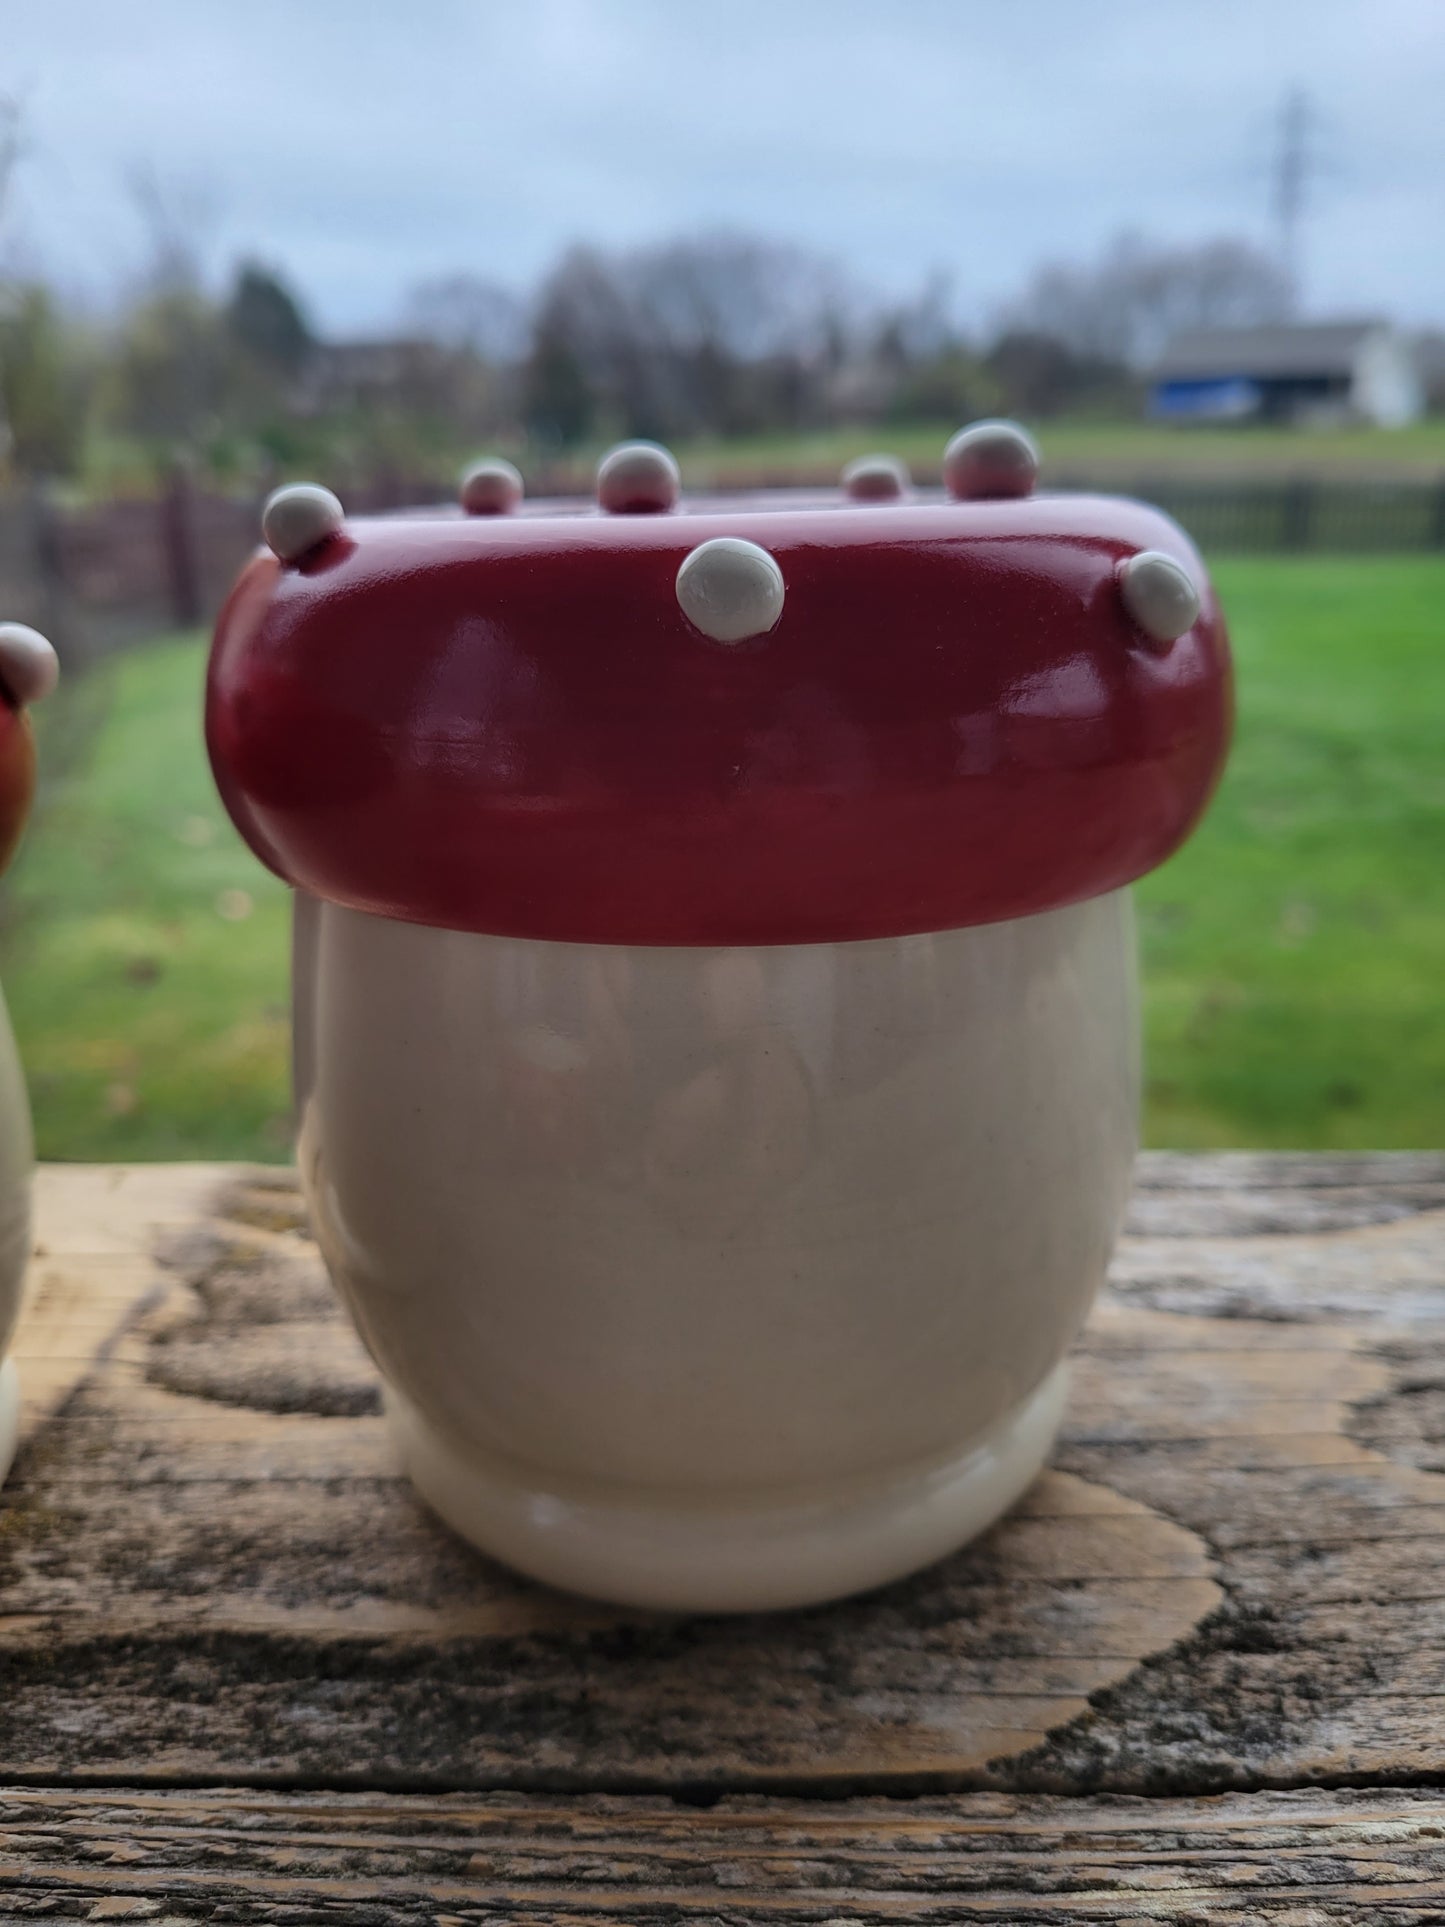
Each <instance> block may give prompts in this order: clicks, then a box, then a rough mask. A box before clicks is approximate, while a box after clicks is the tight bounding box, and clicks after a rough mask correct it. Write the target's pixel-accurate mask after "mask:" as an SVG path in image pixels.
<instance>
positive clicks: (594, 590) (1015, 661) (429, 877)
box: [206, 424, 1230, 945]
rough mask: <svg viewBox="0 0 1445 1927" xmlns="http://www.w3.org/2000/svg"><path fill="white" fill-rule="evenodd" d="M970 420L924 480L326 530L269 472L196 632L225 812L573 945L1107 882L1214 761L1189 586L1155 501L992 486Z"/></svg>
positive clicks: (811, 921)
mask: <svg viewBox="0 0 1445 1927" xmlns="http://www.w3.org/2000/svg"><path fill="white" fill-rule="evenodd" d="M982 426H983V427H984V428H985V429H987V430H988V431H989V432H990V433H992V434H993V435H994V436H995V438H997V435H998V432H999V426H1000V425H996V424H984V425H982ZM970 432H971V433H972V434H973V435H974V436H975V440H974V443H973V445H972V446H970V447H969V448H967V449H966V450H965V451H964V455H965V459H963V460H962V461H959V462H956V463H955V464H954V471H953V474H952V475H950V478H949V479H950V480H951V481H952V482H953V483H954V486H955V492H957V493H963V494H965V495H966V496H967V498H968V499H964V500H956V501H951V502H943V503H938V502H935V503H920V502H917V501H913V500H906V499H901V498H900V499H894V500H886V501H877V502H866V503H858V502H855V501H851V500H850V501H849V502H848V503H847V504H846V505H839V506H823V507H817V508H798V507H792V506H788V507H776V508H775V507H754V506H742V507H737V508H729V509H723V510H718V511H713V510H708V511H706V512H687V511H682V510H678V509H676V508H673V507H671V506H670V505H669V503H668V502H666V501H664V500H662V499H661V497H662V496H663V495H665V494H666V492H667V491H665V490H662V489H661V488H660V489H659V500H658V502H657V505H656V509H655V512H647V509H646V506H644V507H643V508H641V509H638V508H637V507H636V506H635V502H634V506H633V508H632V509H631V510H629V511H628V512H619V513H609V514H526V513H521V514H519V513H488V514H485V515H481V516H478V515H471V516H468V517H467V518H466V519H460V518H458V519H446V518H443V517H440V516H439V517H436V518H433V519H395V520H374V521H362V520H358V521H346V520H344V518H343V516H342V513H341V508H340V504H339V503H337V502H336V501H335V498H334V497H331V496H329V495H327V494H326V492H325V491H323V490H308V491H305V492H304V494H303V492H301V491H294V492H292V491H287V492H286V495H287V496H288V497H290V498H291V499H290V501H289V505H288V503H287V502H286V501H285V500H284V499H283V500H282V502H281V509H282V511H283V512H281V513H280V514H278V513H277V511H276V507H275V505H274V504H273V506H272V508H271V509H270V510H268V519H267V532H268V536H269V538H270V539H271V541H272V543H273V546H274V547H275V548H276V549H277V550H278V551H280V554H279V555H276V554H265V553H262V554H258V555H257V557H255V558H254V559H253V560H252V561H251V562H250V563H249V564H248V566H247V567H246V569H245V570H244V572H243V573H242V576H241V578H240V581H239V582H238V584H237V585H236V588H235V589H234V590H233V592H232V594H231V597H230V599H229V601H228V602H227V604H226V606H225V608H224V610H223V611H222V613H221V617H220V621H219V623H218V626H217V630H216V637H215V644H214V648H213V651H212V656H211V667H210V677H209V686H208V694H207V718H206V723H207V739H208V742H209V745H210V751H211V757H212V761H213V764H214V767H215V771H216V777H217V780H218V782H219V785H220V788H221V792H222V794H223V796H224V798H225V801H226V804H227V807H228V808H229V810H230V812H231V815H232V817H233V818H234V820H235V822H236V824H237V826H238V828H239V829H240V831H241V833H242V835H243V836H244V837H245V838H246V840H247V841H248V842H249V843H250V845H251V847H252V849H253V850H254V851H255V852H256V854H257V855H258V856H259V857H261V859H262V860H263V861H264V862H265V863H267V864H268V865H269V866H270V867H271V868H272V869H273V870H275V871H276V872H277V873H278V874H279V875H281V876H282V877H284V878H285V879H286V880H287V881H288V882H290V883H292V884H294V885H297V886H298V887H300V888H303V889H306V890H308V891H311V892H314V893H315V894H316V895H318V896H320V897H324V898H327V899H329V900H331V901H332V902H335V903H339V904H344V905H348V906H350V907H352V908H354V909H358V910H365V911H370V912H373V913H376V914H378V915H382V916H387V917H396V918H401V919H404V920H407V921H410V922H414V923H424V924H433V925H438V926H442V927H446V928H450V929H458V930H471V931H486V932H491V933H494V934H497V935H507V936H518V937H540V938H551V939H556V940H561V941H568V942H595V943H634V944H683V945H695V944H779V943H807V942H822V941H841V940H848V939H859V938H870V937H887V936H899V935H904V934H907V933H911V932H917V931H927V930H944V929H954V928H958V927H961V926H964V925H968V924H978V923H989V922H993V921H996V920H998V919H1001V918H1006V917H1019V916H1026V915H1029V914H1032V913H1033V912H1036V911H1042V910H1047V909H1051V908H1053V907H1055V906H1058V905H1062V904H1066V903H1072V902H1076V901H1079V900H1081V899H1083V898H1086V897H1091V896H1096V895H1098V894H1100V893H1102V892H1104V891H1107V890H1113V889H1116V888H1118V887H1120V886H1121V885H1123V884H1127V883H1129V882H1132V881H1133V880H1134V879H1135V878H1136V877H1139V876H1142V875H1143V874H1144V873H1145V872H1146V871H1148V870H1151V869H1153V868H1154V867H1155V865H1156V864H1158V863H1160V862H1162V861H1163V860H1164V858H1165V857H1167V856H1169V855H1170V854H1171V852H1172V851H1173V850H1175V849H1176V848H1177V847H1178V845H1179V844H1180V843H1181V842H1182V841H1183V840H1184V838H1185V837H1186V836H1187V834H1188V833H1189V830H1190V829H1191V827H1192V826H1193V824H1194V823H1195V821H1196V819H1197V818H1198V816H1199V814H1200V812H1201V811H1202V809H1203V807H1204V805H1205V803H1206V801H1207V799H1208V797H1209V794H1210V792H1211V790H1212V789H1213V787H1214V784H1215V781H1216V779H1217V777H1218V774H1219V771H1220V768H1221V766H1222V763H1223V760H1224V753H1225V748H1226V744H1227V740H1228V734H1229V722H1230V670H1229V656H1228V646H1227V643H1226V639H1225V633H1224V626H1223V623H1222V620H1221V617H1220V613H1219V609H1218V605H1217V603H1216V601H1215V598H1214V594H1213V591H1212V589H1211V587H1210V585H1209V581H1208V578H1207V576H1206V574H1205V571H1204V568H1203V565H1202V563H1201V562H1200V560H1199V557H1198V555H1197V554H1196V553H1195V551H1194V549H1193V547H1192V546H1191V544H1190V543H1189V541H1188V539H1187V538H1186V537H1185V536H1184V535H1183V534H1182V532H1181V531H1180V530H1179V529H1178V528H1177V527H1176V526H1175V525H1174V524H1173V523H1172V522H1170V521H1169V520H1168V519H1167V518H1166V517H1165V516H1163V515H1161V514H1159V513H1158V512H1157V511H1155V510H1153V509H1150V508H1146V507H1143V506H1142V505H1140V504H1138V503H1135V502H1129V501H1120V500H1113V499H1108V498H1099V497H1088V496H1053V497H1048V496H1042V497H1032V498H1029V497H1027V496H1026V495H1024V494H1023V493H1022V492H1021V491H1020V489H1019V486H1018V470H1019V459H1018V457H1017V451H1013V452H1012V453H1011V456H1010V460H1009V461H1006V462H1005V463H1004V464H1003V470H1002V474H1003V479H1002V481H1001V483H1000V486H999V487H998V489H996V490H993V489H990V488H989V487H988V476H989V474H990V469H989V452H990V451H989V443H988V437H987V435H985V436H983V437H979V435H978V431H970ZM956 439H957V440H961V439H962V438H956ZM980 441H981V442H982V448H980ZM955 446H956V443H955V444H953V445H950V455H951V456H952V454H953V450H954V447H955ZM946 473H948V471H946ZM980 475H982V477H983V481H982V483H981V482H980V479H979V478H980ZM959 477H962V480H959V479H958V478H959ZM659 479H661V471H660V470H659ZM645 493H646V491H645V489H639V487H638V486H637V477H636V474H635V473H634V474H633V477H632V484H631V494H632V497H633V498H636V497H638V496H639V495H642V496H645ZM980 498H982V499H980Z"/></svg>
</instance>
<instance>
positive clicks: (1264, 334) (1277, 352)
mask: <svg viewBox="0 0 1445 1927" xmlns="http://www.w3.org/2000/svg"><path fill="white" fill-rule="evenodd" d="M1387 326H1388V324H1387V323H1386V322H1384V321H1382V320H1378V319H1377V320H1365V321H1310V322H1286V323H1280V324H1278V325H1276V326H1272V327H1267V328H1186V329H1185V330H1184V332H1183V333H1182V334H1177V335H1174V336H1173V337H1172V338H1171V339H1170V340H1169V341H1168V342H1167V343H1166V344H1165V347H1164V352H1163V353H1162V354H1161V355H1160V357H1159V361H1158V363H1157V365H1156V366H1155V368H1154V371H1153V372H1154V374H1155V376H1156V377H1160V378H1162V379H1165V380H1168V379H1170V378H1174V379H1179V378H1184V377H1192V378H1193V379H1195V380H1204V379H1207V378H1208V377H1210V376H1223V375H1253V376H1256V377H1259V376H1270V375H1275V376H1279V375H1336V374H1337V375H1348V374H1349V373H1350V372H1351V371H1352V370H1353V368H1354V365H1355V357H1356V355H1357V354H1358V353H1359V350H1360V347H1361V345H1362V344H1363V343H1364V342H1365V341H1366V340H1367V339H1368V337H1369V336H1370V335H1373V334H1378V333H1379V332H1380V331H1381V330H1382V329H1385V328H1387Z"/></svg>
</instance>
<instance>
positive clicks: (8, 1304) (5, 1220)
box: [0, 997, 34, 1479]
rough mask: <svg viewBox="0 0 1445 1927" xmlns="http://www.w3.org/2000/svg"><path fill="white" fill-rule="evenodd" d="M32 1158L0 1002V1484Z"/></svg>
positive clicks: (11, 1432)
mask: <svg viewBox="0 0 1445 1927" xmlns="http://www.w3.org/2000/svg"><path fill="white" fill-rule="evenodd" d="M33 1158H34V1153H33V1148H32V1143H31V1136H30V1106H29V1104H28V1102H27V1100H26V1096H25V1079H24V1077H23V1076H22V1074H21V1070H20V1059H19V1057H18V1056H17V1055H16V1051H15V1038H14V1035H13V1034H12V1032H11V1029H10V1016H9V1012H8V1011H7V1010H6V1008H5V1000H4V998H3V997H0V1479H3V1478H4V1477H5V1474H6V1472H7V1471H8V1470H9V1469H10V1461H11V1459H12V1458H13V1457H14V1453H15V1442H16V1439H17V1438H18V1437H19V1432H20V1378H19V1374H18V1373H17V1372H16V1370H15V1365H14V1361H13V1360H11V1359H10V1358H8V1357H7V1356H6V1354H7V1353H8V1351H9V1349H10V1341H11V1339H12V1338H13V1337H14V1335H15V1327H16V1325H17V1324H18V1323H19V1321H20V1297H21V1291H22V1288H23V1286H24V1283H25V1266H26V1262H27V1260H28V1259H29V1256H30V1167H31V1164H32V1162H33Z"/></svg>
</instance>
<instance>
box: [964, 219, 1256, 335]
mask: <svg viewBox="0 0 1445 1927" xmlns="http://www.w3.org/2000/svg"><path fill="white" fill-rule="evenodd" d="M1289 310H1290V287H1289V279H1288V276H1287V275H1285V274H1284V273H1283V272H1282V270H1281V269H1280V268H1279V267H1278V266H1277V265H1276V264H1275V263H1274V262H1272V261H1271V260H1270V259H1269V257H1268V256H1267V255H1265V254H1262V253H1261V252H1260V251H1259V250H1258V249H1257V248H1254V247H1252V246H1251V245H1250V244H1249V243H1248V242H1247V241H1239V240H1233V239H1229V238H1227V237H1226V238H1222V239H1219V240H1213V241H1203V242H1200V243H1197V244H1195V245H1192V246H1184V247H1167V246H1163V245H1161V244H1159V243H1157V242H1152V241H1148V240H1145V239H1144V238H1142V237H1141V236H1138V235H1123V236H1121V237H1119V238H1118V239H1117V240H1115V241H1113V242H1112V243H1111V244H1110V245H1109V247H1108V248H1106V249H1105V251H1104V253H1103V255H1102V256H1101V257H1100V258H1099V259H1098V260H1097V261H1092V262H1074V263H1057V262H1056V263H1053V264H1050V265H1047V266H1045V267H1043V268H1041V269H1040V270H1039V271H1038V273H1037V274H1036V275H1035V276H1034V279H1033V281H1032V282H1031V283H1030V285H1029V286H1028V287H1027V288H1026V289H1025V291H1024V293H1023V295H1022V296H1021V297H1020V299H1019V300H1018V301H1017V302H1015V303H1013V304H1012V305H1011V306H1010V307H1009V308H1008V309H1007V310H1006V311H1005V313H1004V314H1003V316H1002V317H1001V323H1002V326H1001V329H1000V332H1001V333H1012V334H1020V335H1044V336H1051V337H1052V338H1053V339H1054V340H1056V341H1061V342H1063V343H1064V344H1065V345H1066V346H1067V347H1069V348H1070V349H1072V350H1073V351H1074V353H1075V354H1077V355H1081V356H1085V357H1088V358H1090V359H1093V360H1095V361H1113V362H1119V363H1126V364H1128V365H1130V366H1133V367H1139V366H1142V365H1143V364H1145V363H1147V362H1148V361H1150V360H1152V359H1153V358H1154V357H1155V356H1156V355H1157V354H1158V352H1159V350H1160V349H1161V348H1162V346H1163V345H1164V342H1165V341H1166V340H1167V339H1168V337H1169V336H1170V335H1171V334H1174V333H1176V332H1177V331H1178V330H1180V329H1182V328H1198V327H1221V326H1237V325H1252V324H1256V323H1260V322H1267V321H1278V320H1282V319H1283V318H1285V317H1286V316H1287V315H1288V313H1289Z"/></svg>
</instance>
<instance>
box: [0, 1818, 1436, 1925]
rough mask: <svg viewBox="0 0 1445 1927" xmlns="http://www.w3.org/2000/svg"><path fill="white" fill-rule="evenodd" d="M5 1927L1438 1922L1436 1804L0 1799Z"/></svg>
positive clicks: (1, 1891)
mask: <svg viewBox="0 0 1445 1927" xmlns="http://www.w3.org/2000/svg"><path fill="white" fill-rule="evenodd" d="M0 1909H3V1918H4V1919H5V1920H7V1921H13V1920H28V1919H45V1920H47V1921H92V1920H151V1921H162V1922H164V1921H173V1922H183V1921H184V1922H189V1921H228V1922H238V1923H257V1924H258V1927H259V1924H261V1923H281V1922H285V1923H289V1924H290V1927H294V1924H295V1923H297V1922H324V1921H337V1922H345V1923H347V1927H405V1923H407V1922H417V1923H422V1922H425V1923H427V1927H461V1924H462V1923H467V1924H468V1927H470V1924H471V1923H495V1922H503V1921H506V1922H518V1923H528V1922H535V1923H545V1924H546V1927H562V1924H563V1923H576V1927H582V1924H583V1923H600V1922H607V1923H614V1922H615V1923H618V1924H619V1927H624V1924H625V1927H638V1924H639V1923H650V1922H657V1923H663V1922H666V1923H687V1922H697V1923H698V1927H755V1924H756V1923H760V1922H770V1923H774V1924H775V1927H804V1924H805V1923H806V1924H807V1927H855V1924H856V1927H861V1923H863V1922H895V1921H896V1922H911V1921H918V1922H949V1923H967V1922H988V1923H991V1924H992V1927H998V1924H999V1923H1001V1922H1008V1923H1014V1927H1024V1923H1048V1927H1071V1923H1076V1922H1086V1921H1087V1922H1116V1923H1138V1922H1145V1921H1170V1922H1174V1923H1201V1922H1203V1923H1208V1922H1216V1921H1231V1922H1235V1923H1244V1922H1255V1923H1260V1922H1272V1923H1278V1924H1279V1927H1327V1924H1328V1923H1334V1922H1340V1923H1349V1924H1350V1927H1371V1924H1372V1923H1385V1922H1388V1923H1391V1927H1405V1924H1407V1923H1422V1924H1423V1923H1425V1922H1438V1921H1439V1920H1440V1919H1441V1918H1442V1915H1445V1802H1442V1800H1441V1799H1440V1798H1439V1797H1438V1796H1436V1795H1433V1794H1420V1793H1411V1792H1394V1793H1391V1794H1389V1795H1381V1794H1379V1793H1374V1792H1370V1793H1350V1792H1340V1793H1333V1794H1331V1793H1316V1792H1305V1793H1285V1794H1264V1795H1238V1794H1233V1795H1229V1796H1227V1797H1225V1798H1223V1799H1218V1800H1167V1801H1151V1800H1128V1799H1124V1800H1121V1799H1114V1798H1106V1799H1100V1800H1098V1801H1080V1800H1066V1799H1050V1798H1042V1799H1019V1798H1014V1797H1008V1796H997V1795H977V1794H975V1795H971V1796H964V1797H962V1798H958V1799H955V1800H952V1801H948V1802H942V1801H909V1802H899V1801H871V1800H870V1801H850V1802H847V1803H844V1804H836V1803H819V1802H813V1801H801V1800H794V1801H774V1800H736V1799H729V1800H724V1801H723V1802H721V1803H720V1804H718V1805H717V1806H714V1807H712V1808H710V1809H708V1810H705V1811H699V1810H697V1809H695V1808H687V1807H679V1806H676V1805H674V1804H673V1803H671V1802H668V1801H655V1800H654V1801H644V1800H618V1799H598V1798H595V1797H587V1798H581V1799H576V1800H571V1801H567V1802H564V1803H559V1802H556V1801H543V1800H536V1799H526V1798H519V1797H517V1796H510V1797H508V1796H502V1797H496V1796H493V1797H490V1798H484V1799H477V1798H456V1797H442V1798H430V1799H428V1798H425V1797H421V1796H416V1795H412V1796H401V1797H397V1796H384V1795H375V1794H373V1795H366V1796H352V1797H344V1796H338V1795H335V1794H330V1795H325V1796H315V1795H311V1796H307V1795H298V1794H292V1795H287V1796H284V1797H281V1796H266V1795H261V1794H244V1793H236V1792H233V1791H232V1792H224V1793H204V1792H183V1793H182V1792H176V1793H149V1794H145V1793H135V1792H124V1793H90V1794H86V1793H83V1792H77V1791H75V1790H73V1789H70V1790H54V1791H50V1790H47V1791H36V1792H10V1793H8V1794H7V1793H3V1792H0Z"/></svg>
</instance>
